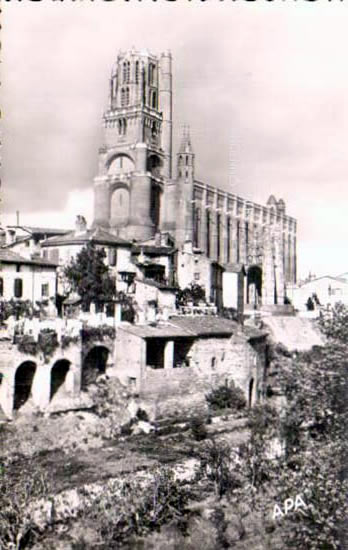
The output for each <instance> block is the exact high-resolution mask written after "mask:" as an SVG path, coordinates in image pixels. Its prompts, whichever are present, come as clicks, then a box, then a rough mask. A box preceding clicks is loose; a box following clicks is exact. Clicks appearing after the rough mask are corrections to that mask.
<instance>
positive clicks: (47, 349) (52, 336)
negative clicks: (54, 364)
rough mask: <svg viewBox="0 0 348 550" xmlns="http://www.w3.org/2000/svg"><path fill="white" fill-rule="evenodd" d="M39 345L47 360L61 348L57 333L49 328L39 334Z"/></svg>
mask: <svg viewBox="0 0 348 550" xmlns="http://www.w3.org/2000/svg"><path fill="white" fill-rule="evenodd" d="M38 345H39V348H40V350H41V351H42V353H43V354H44V357H45V360H47V359H48V358H49V357H51V356H52V355H53V354H54V352H55V350H56V349H57V348H58V347H59V342H58V337H57V333H56V331H55V330H51V329H49V328H46V329H43V330H41V332H40V333H39V338H38Z"/></svg>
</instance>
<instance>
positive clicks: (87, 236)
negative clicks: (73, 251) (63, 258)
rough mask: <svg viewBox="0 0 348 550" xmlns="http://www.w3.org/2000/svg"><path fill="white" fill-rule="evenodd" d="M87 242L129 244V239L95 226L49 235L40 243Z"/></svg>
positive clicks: (44, 245)
mask: <svg viewBox="0 0 348 550" xmlns="http://www.w3.org/2000/svg"><path fill="white" fill-rule="evenodd" d="M88 242H93V243H96V244H104V245H122V246H131V243H130V242H129V241H125V240H124V239H121V238H120V237H116V236H115V235H112V234H111V233H108V232H107V231H105V230H104V229H100V228H99V227H97V228H96V229H86V230H85V231H82V232H81V233H76V231H71V232H70V233H68V234H67V235H63V236H61V237H51V238H50V239H46V240H45V241H43V242H42V243H41V246H43V247H46V246H47V247H48V246H59V245H67V244H86V243H88Z"/></svg>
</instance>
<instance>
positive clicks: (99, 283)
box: [64, 243, 116, 311]
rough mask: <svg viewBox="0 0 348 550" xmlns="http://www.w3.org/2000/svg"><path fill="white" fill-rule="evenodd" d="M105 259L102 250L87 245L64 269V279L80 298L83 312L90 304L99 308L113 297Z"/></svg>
mask: <svg viewBox="0 0 348 550" xmlns="http://www.w3.org/2000/svg"><path fill="white" fill-rule="evenodd" d="M105 258H106V253H105V251H104V249H100V248H97V247H96V246H95V245H94V244H93V243H88V244H87V245H86V246H85V247H84V248H83V249H82V250H81V251H80V252H79V253H78V255H77V256H76V258H75V259H72V260H71V262H70V264H69V265H68V266H67V267H66V268H65V269H64V277H65V278H66V279H67V281H68V282H69V284H70V286H71V288H72V290H73V291H75V292H77V293H78V295H79V296H80V297H81V301H82V308H83V310H84V311H88V310H89V307H90V305H91V303H92V302H93V303H95V304H97V307H99V306H101V305H102V304H103V303H105V302H108V301H110V300H112V299H113V298H114V296H115V291H116V287H115V280H114V279H113V278H112V277H111V276H110V275H109V268H108V266H107V265H106V264H105V263H104V260H105Z"/></svg>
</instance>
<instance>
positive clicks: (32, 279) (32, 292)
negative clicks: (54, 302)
mask: <svg viewBox="0 0 348 550" xmlns="http://www.w3.org/2000/svg"><path fill="white" fill-rule="evenodd" d="M56 269H57V264H56V263H55V262H53V261H51V260H48V259H45V258H35V259H28V258H25V257H24V256H20V255H19V254H16V253H15V252H12V250H9V249H8V248H0V297H1V299H2V300H11V299H12V298H15V299H20V300H30V301H31V302H32V303H33V304H35V302H36V301H41V300H45V299H46V300H47V299H48V298H50V297H53V296H55V295H56V285H57V272H56Z"/></svg>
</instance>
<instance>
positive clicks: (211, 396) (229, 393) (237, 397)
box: [205, 380, 246, 411]
mask: <svg viewBox="0 0 348 550" xmlns="http://www.w3.org/2000/svg"><path fill="white" fill-rule="evenodd" d="M205 398H206V400H207V402H208V404H209V406H210V407H211V408H212V409H213V410H218V409H231V410H233V411H240V410H241V409H244V408H245V406H246V400H245V397H244V393H243V391H242V390H241V389H240V388H238V387H237V386H236V385H235V384H234V382H233V380H232V381H231V382H230V383H229V384H227V383H226V384H222V385H221V386H218V387H217V388H214V389H212V390H211V391H210V392H209V393H208V394H207V395H206V396H205Z"/></svg>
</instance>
